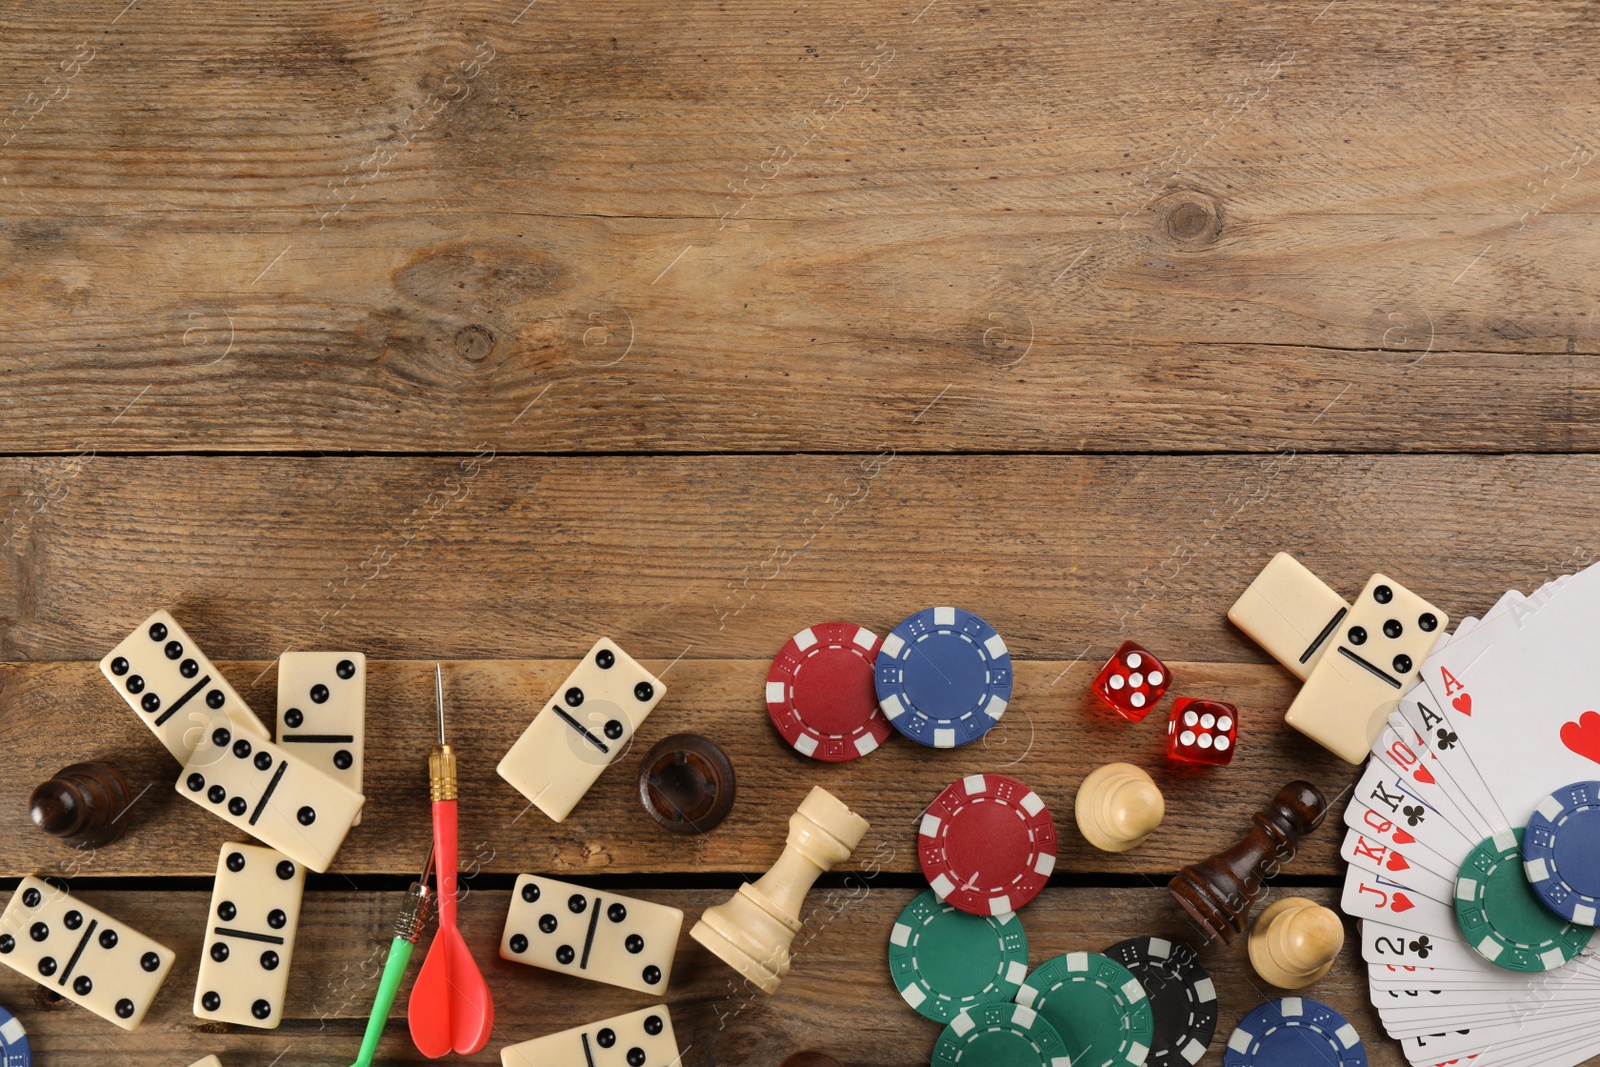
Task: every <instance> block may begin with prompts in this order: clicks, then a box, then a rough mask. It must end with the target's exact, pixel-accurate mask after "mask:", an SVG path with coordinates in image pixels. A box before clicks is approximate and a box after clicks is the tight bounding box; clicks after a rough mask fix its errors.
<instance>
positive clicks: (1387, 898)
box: [1339, 867, 1461, 938]
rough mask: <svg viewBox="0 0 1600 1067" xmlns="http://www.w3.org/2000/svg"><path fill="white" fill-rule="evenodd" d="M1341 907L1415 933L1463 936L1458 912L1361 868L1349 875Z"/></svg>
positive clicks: (1391, 879) (1348, 873)
mask: <svg viewBox="0 0 1600 1067" xmlns="http://www.w3.org/2000/svg"><path fill="white" fill-rule="evenodd" d="M1339 906H1340V907H1341V908H1343V909H1344V913H1345V914H1346V915H1349V916H1351V917H1352V918H1357V919H1377V920H1378V921H1380V922H1384V923H1389V924H1391V925H1394V926H1398V927H1400V928H1401V929H1403V930H1410V931H1411V932H1412V933H1417V934H1428V935H1429V936H1431V937H1440V938H1452V937H1459V936H1460V929H1461V928H1460V926H1459V925H1458V924H1457V923H1456V913H1455V909H1454V908H1453V907H1452V906H1450V905H1447V904H1442V903H1440V902H1439V901H1437V900H1434V899H1432V898H1431V897H1428V896H1425V895H1423V894H1422V893H1419V892H1418V891H1417V890H1415V889H1413V888H1412V887H1411V886H1409V885H1406V884H1404V883H1402V882H1399V881H1396V880H1395V879H1393V878H1386V877H1384V876H1383V875H1381V874H1373V873H1371V872H1370V871H1364V870H1362V869H1361V868H1359V867H1351V868H1350V869H1349V870H1348V871H1347V872H1346V873H1345V879H1344V894H1343V895H1342V896H1341V897H1340V898H1339Z"/></svg>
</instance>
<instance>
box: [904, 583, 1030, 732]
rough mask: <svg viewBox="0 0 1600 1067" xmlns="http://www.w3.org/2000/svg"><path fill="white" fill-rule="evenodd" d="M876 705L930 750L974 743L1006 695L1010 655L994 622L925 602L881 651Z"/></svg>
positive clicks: (998, 713) (998, 711)
mask: <svg viewBox="0 0 1600 1067" xmlns="http://www.w3.org/2000/svg"><path fill="white" fill-rule="evenodd" d="M877 690H878V706H879V707H881V708H882V709H883V713H884V714H885V715H887V716H888V717H889V722H890V723H891V724H892V725H893V726H894V728H895V729H896V730H899V731H900V732H901V733H903V734H905V735H906V736H907V737H909V738H911V739H912V740H913V741H917V742H920V743H921V744H924V745H928V746H930V747H932V748H954V747H955V746H957V745H964V744H966V743H967V742H969V741H976V740H977V739H978V738H980V737H982V736H983V735H984V734H986V733H988V732H989V731H990V730H991V729H993V728H994V724H995V723H997V722H999V721H1000V716H1002V715H1004V714H1005V711H1006V702H1007V701H1009V700H1010V699H1011V653H1010V652H1009V651H1007V649H1006V643H1005V641H1004V640H1002V639H1001V637H1000V635H999V634H998V633H996V632H995V629H994V627H992V626H990V625H989V624H988V623H986V622H984V621H983V620H982V619H980V618H978V616H976V615H974V614H972V613H971V612H968V611H962V610H961V609H960V608H928V609H927V610H925V611H919V612H917V613H916V614H915V615H912V616H911V617H910V618H908V619H906V620H905V621H904V622H902V623H900V625H898V626H896V627H895V628H894V629H893V630H892V631H890V633H889V636H888V637H886V638H884V639H883V647H882V648H881V649H879V651H878V663H877Z"/></svg>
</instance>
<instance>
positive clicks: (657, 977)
mask: <svg viewBox="0 0 1600 1067" xmlns="http://www.w3.org/2000/svg"><path fill="white" fill-rule="evenodd" d="M644 984H645V985H660V984H661V968H660V967H657V966H656V965H655V964H653V963H652V964H651V965H650V966H648V967H646V968H645V969H644Z"/></svg>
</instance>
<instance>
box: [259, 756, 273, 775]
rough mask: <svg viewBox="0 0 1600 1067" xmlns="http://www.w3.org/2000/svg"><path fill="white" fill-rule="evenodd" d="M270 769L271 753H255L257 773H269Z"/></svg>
mask: <svg viewBox="0 0 1600 1067" xmlns="http://www.w3.org/2000/svg"><path fill="white" fill-rule="evenodd" d="M271 769H272V753H270V752H257V753H256V770H258V771H270V770H271Z"/></svg>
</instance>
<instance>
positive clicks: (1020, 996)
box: [1016, 985, 1039, 1008]
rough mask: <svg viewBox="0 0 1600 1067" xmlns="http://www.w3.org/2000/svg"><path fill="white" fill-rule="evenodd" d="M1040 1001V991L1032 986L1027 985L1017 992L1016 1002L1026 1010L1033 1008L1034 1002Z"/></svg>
mask: <svg viewBox="0 0 1600 1067" xmlns="http://www.w3.org/2000/svg"><path fill="white" fill-rule="evenodd" d="M1038 999H1039V991H1038V990H1037V989H1035V988H1033V986H1031V985H1025V986H1023V987H1022V988H1021V989H1019V990H1017V996H1016V1001H1017V1003H1018V1004H1021V1005H1022V1006H1023V1007H1025V1008H1031V1007H1033V1002H1034V1001H1036V1000H1038Z"/></svg>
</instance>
